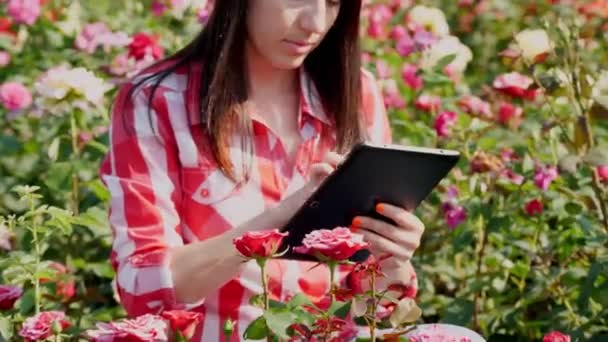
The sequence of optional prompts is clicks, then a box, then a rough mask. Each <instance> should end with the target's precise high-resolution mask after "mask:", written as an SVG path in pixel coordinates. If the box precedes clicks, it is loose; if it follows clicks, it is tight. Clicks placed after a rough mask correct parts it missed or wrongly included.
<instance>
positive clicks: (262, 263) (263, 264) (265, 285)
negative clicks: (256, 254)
mask: <svg viewBox="0 0 608 342" xmlns="http://www.w3.org/2000/svg"><path fill="white" fill-rule="evenodd" d="M256 261H257V263H258V265H259V266H260V271H261V273H262V291H263V292H262V297H263V298H264V312H267V311H268V309H270V300H269V299H268V283H267V281H266V261H267V259H266V258H259V259H256ZM267 329H268V331H267V334H266V341H272V333H271V331H270V329H269V328H267Z"/></svg>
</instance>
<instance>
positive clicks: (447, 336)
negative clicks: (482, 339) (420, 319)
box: [408, 324, 471, 342]
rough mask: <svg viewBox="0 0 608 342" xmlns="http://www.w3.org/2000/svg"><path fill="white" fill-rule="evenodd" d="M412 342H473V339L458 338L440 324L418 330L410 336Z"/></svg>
mask: <svg viewBox="0 0 608 342" xmlns="http://www.w3.org/2000/svg"><path fill="white" fill-rule="evenodd" d="M408 338H409V341H410V342H427V341H446V342H447V341H454V342H471V339H470V338H469V337H466V336H458V335H455V334H454V333H453V332H449V331H447V330H446V329H445V328H444V327H442V326H441V325H440V324H433V325H429V326H424V327H421V328H419V329H416V331H414V332H413V333H412V334H411V335H408Z"/></svg>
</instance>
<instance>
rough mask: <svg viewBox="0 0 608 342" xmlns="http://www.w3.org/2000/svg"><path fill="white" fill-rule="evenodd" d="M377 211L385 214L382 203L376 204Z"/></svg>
mask: <svg viewBox="0 0 608 342" xmlns="http://www.w3.org/2000/svg"><path fill="white" fill-rule="evenodd" d="M376 211H377V212H379V213H381V214H382V213H383V212H384V204H382V203H378V204H376Z"/></svg>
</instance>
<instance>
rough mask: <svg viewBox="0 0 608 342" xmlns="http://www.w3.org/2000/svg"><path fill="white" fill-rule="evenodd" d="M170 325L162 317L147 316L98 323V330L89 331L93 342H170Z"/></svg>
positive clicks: (88, 333)
mask: <svg viewBox="0 0 608 342" xmlns="http://www.w3.org/2000/svg"><path fill="white" fill-rule="evenodd" d="M167 330H168V324H167V321H165V320H164V319H163V318H162V317H160V316H157V315H151V314H145V315H143V316H139V317H137V318H134V319H125V320H122V321H119V322H110V323H97V329H93V330H89V331H87V333H86V334H87V336H88V337H89V339H90V340H91V341H92V342H116V341H129V342H131V341H132V342H161V341H168V340H169V338H168V336H167Z"/></svg>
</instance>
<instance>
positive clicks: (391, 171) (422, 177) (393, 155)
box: [281, 143, 459, 262]
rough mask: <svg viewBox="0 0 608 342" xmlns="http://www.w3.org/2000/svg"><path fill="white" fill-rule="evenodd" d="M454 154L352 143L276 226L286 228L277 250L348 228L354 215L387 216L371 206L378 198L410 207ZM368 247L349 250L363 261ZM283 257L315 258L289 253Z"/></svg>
mask: <svg viewBox="0 0 608 342" xmlns="http://www.w3.org/2000/svg"><path fill="white" fill-rule="evenodd" d="M458 159H459V153H458V152H456V151H450V150H439V149H429V148H416V147H406V146H400V145H372V144H370V143H362V144H358V145H356V146H355V147H354V148H353V149H352V151H351V153H349V155H348V156H347V157H346V159H345V161H344V162H343V163H342V165H340V166H339V167H338V168H337V169H336V170H335V171H334V172H333V173H332V174H331V175H329V176H328V177H327V178H326V180H325V181H324V182H323V184H321V186H319V188H318V189H317V191H316V192H315V193H314V194H313V195H312V196H311V197H310V198H309V199H308V200H307V202H305V203H304V205H303V206H302V207H301V208H300V210H299V211H298V212H297V213H296V214H295V215H294V216H293V217H292V218H291V220H290V221H289V222H288V223H287V224H286V226H285V227H284V228H283V229H282V231H287V232H289V235H288V237H286V239H285V241H284V244H283V246H282V248H281V250H285V248H287V247H297V246H300V245H301V244H302V239H303V238H304V236H305V235H306V234H307V233H309V232H311V231H313V230H316V229H333V228H335V227H337V226H343V227H349V226H350V224H351V222H352V219H353V218H354V217H355V216H357V215H363V216H371V217H375V218H379V219H383V220H386V221H390V220H388V219H387V218H385V217H384V216H382V215H380V214H378V213H377V212H376V211H375V209H374V208H375V206H376V204H377V203H378V202H385V203H390V204H393V205H396V206H400V207H403V208H406V209H408V210H410V211H413V210H414V209H415V208H416V207H417V206H418V205H419V204H420V202H422V201H423V200H424V199H425V198H426V197H427V196H428V194H429V193H430V192H431V191H432V190H433V188H435V186H436V185H437V184H438V183H439V181H440V180H441V179H442V178H444V177H445V176H446V175H447V173H448V172H449V171H450V169H452V167H454V165H455V164H456V162H457V161H458ZM368 256H369V252H368V251H361V252H359V253H357V254H355V255H354V256H353V257H352V258H351V260H352V261H357V262H360V261H363V260H365V259H366V258H367V257H368ZM283 258H288V259H297V260H315V259H314V258H313V257H310V256H308V255H302V254H298V253H293V252H292V251H291V248H290V250H289V252H287V253H286V254H285V255H284V256H283Z"/></svg>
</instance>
